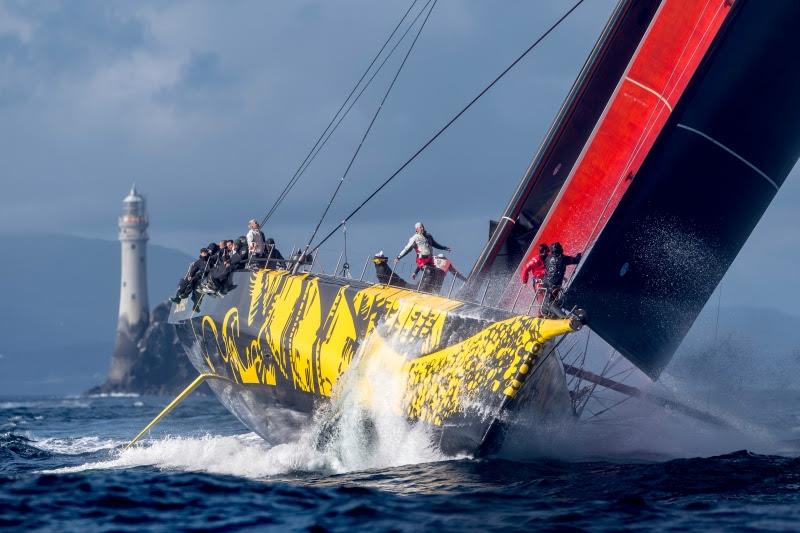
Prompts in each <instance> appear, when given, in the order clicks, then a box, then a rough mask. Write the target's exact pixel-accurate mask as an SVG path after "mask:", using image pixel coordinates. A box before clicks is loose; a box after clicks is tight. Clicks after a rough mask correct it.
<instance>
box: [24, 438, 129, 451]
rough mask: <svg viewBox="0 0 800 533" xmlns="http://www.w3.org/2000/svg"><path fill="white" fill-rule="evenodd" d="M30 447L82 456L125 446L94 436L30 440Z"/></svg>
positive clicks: (121, 442)
mask: <svg viewBox="0 0 800 533" xmlns="http://www.w3.org/2000/svg"><path fill="white" fill-rule="evenodd" d="M31 444H32V446H34V447H36V448H38V449H40V450H43V451H46V452H51V453H55V454H59V455H83V454H86V453H95V452H99V451H102V450H113V449H115V448H118V447H119V446H122V445H123V444H125V442H124V441H121V440H115V439H103V438H100V437H96V436H91V437H76V438H68V437H63V438H45V439H41V440H37V439H35V438H34V439H32V440H31Z"/></svg>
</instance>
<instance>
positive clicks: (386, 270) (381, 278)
mask: <svg viewBox="0 0 800 533" xmlns="http://www.w3.org/2000/svg"><path fill="white" fill-rule="evenodd" d="M372 262H373V263H374V264H375V276H377V278H378V283H382V284H384V285H393V286H395V287H403V288H405V287H408V283H406V281H405V280H404V279H403V278H401V277H400V276H398V275H397V274H396V273H395V272H394V271H393V270H392V269H391V268H390V267H389V258H388V257H386V256H385V255H383V250H381V251H380V252H378V253H377V254H375V256H374V257H373V258H372Z"/></svg>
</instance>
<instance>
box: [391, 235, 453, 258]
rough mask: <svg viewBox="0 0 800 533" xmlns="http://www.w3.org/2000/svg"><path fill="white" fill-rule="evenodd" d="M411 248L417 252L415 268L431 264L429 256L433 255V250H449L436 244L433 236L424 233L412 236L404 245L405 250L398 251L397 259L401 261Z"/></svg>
mask: <svg viewBox="0 0 800 533" xmlns="http://www.w3.org/2000/svg"><path fill="white" fill-rule="evenodd" d="M412 248H413V249H414V250H416V252H417V266H422V265H427V264H430V263H432V260H431V256H432V255H433V249H434V248H436V249H437V250H450V249H449V248H448V247H447V246H444V245H443V244H439V243H438V242H436V239H434V238H433V235H431V234H430V233H428V232H427V231H424V232H422V233H415V234H414V235H412V236H411V238H410V239H408V244H406V246H405V248H403V249H402V250H400V253H399V254H397V258H398V259H402V258H403V257H405V256H406V255H407V254H408V252H410V251H411V249H412Z"/></svg>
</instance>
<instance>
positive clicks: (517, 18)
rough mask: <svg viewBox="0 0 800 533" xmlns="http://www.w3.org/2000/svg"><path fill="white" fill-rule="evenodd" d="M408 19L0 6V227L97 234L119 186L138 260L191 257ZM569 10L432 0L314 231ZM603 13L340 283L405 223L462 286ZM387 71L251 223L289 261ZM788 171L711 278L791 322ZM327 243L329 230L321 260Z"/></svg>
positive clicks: (100, 5)
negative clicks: (135, 198)
mask: <svg viewBox="0 0 800 533" xmlns="http://www.w3.org/2000/svg"><path fill="white" fill-rule="evenodd" d="M409 4H410V0H403V1H394V0H382V1H380V2H375V1H368V0H341V1H337V2H330V1H302V0H293V1H291V2H273V1H230V2H200V1H192V2H182V1H158V2H155V1H153V2H149V1H137V2H106V1H83V0H81V1H74V2H58V1H51V2H15V1H3V0H0V158H2V161H3V164H2V170H0V180H2V190H3V191H4V193H3V194H2V195H0V232H5V233H15V234H16V233H25V234H35V233H67V234H73V235H82V236H90V237H99V238H105V239H114V238H116V219H117V216H118V215H119V210H120V204H121V200H122V198H123V197H124V196H125V194H126V193H127V191H128V189H129V188H130V186H131V183H132V182H134V181H135V182H136V184H137V187H138V188H139V189H140V190H141V191H142V192H143V193H144V194H145V195H146V196H147V199H148V209H149V214H150V219H151V227H150V236H151V241H152V242H154V243H158V244H161V245H165V246H169V247H173V248H177V249H180V250H183V251H186V252H189V253H195V252H196V250H197V249H198V248H199V247H200V246H202V245H204V244H206V243H208V242H209V241H211V240H215V241H216V240H219V239H221V238H227V237H235V236H238V235H240V234H243V233H244V232H245V231H246V221H247V220H248V219H249V218H253V217H256V218H261V217H262V216H263V215H264V214H265V213H266V211H267V209H268V208H269V206H270V205H271V204H272V203H273V201H274V200H275V198H276V196H277V194H278V192H279V191H280V190H281V188H282V187H283V185H284V183H285V182H286V181H287V180H288V179H289V178H290V177H291V175H292V174H293V172H294V171H295V169H296V168H297V166H298V164H299V163H300V161H302V159H303V157H304V156H305V153H306V152H307V150H308V149H309V148H310V146H311V145H312V144H313V142H314V140H315V139H316V137H317V136H318V135H319V134H320V132H321V130H322V128H324V126H325V125H326V124H327V122H328V120H329V119H330V117H331V116H332V115H333V113H334V112H335V111H336V109H337V108H338V106H339V105H340V104H341V102H342V100H343V99H344V97H345V96H346V95H347V93H348V92H349V90H350V88H351V87H352V85H353V84H354V83H355V81H356V80H357V79H358V77H359V76H360V74H361V72H362V70H363V69H364V68H365V67H366V65H367V64H368V63H369V61H370V59H371V57H372V56H373V55H374V54H375V53H376V52H377V50H378V48H379V46H380V44H381V43H382V42H383V40H384V39H385V37H386V36H387V35H388V33H389V31H390V30H391V29H392V27H393V26H394V25H395V24H396V23H397V21H398V20H399V18H400V16H401V15H402V13H403V12H404V11H405V10H406V9H407V7H408V6H409ZM568 5H570V3H568V2H566V1H564V0H542V1H537V2H530V1H525V0H506V1H503V2H497V1H492V0H472V1H466V0H463V1H462V0H443V1H441V2H438V3H437V5H436V7H435V9H434V11H433V13H432V15H431V17H430V20H429V22H428V24H427V26H426V27H425V30H424V32H423V33H422V35H421V37H420V39H419V41H418V43H417V45H416V47H415V49H414V51H413V53H412V54H411V56H410V57H409V59H408V62H407V64H406V66H405V68H404V70H403V72H402V73H401V74H400V77H399V78H398V81H397V84H396V85H395V88H394V90H393V91H392V93H391V95H390V96H389V98H388V99H387V101H386V104H385V105H384V107H383V109H382V111H381V114H380V116H379V118H378V120H377V122H376V124H375V126H374V128H373V130H372V132H371V134H370V136H369V137H368V138H367V140H366V142H365V144H364V146H363V148H362V150H361V153H360V155H359V157H358V158H357V159H356V161H355V164H354V166H353V169H352V170H351V172H350V173H349V175H348V177H347V179H346V180H345V182H344V184H343V187H342V192H341V193H340V195H339V196H338V198H337V200H336V202H335V203H334V205H333V207H332V209H331V212H330V214H329V215H328V217H327V218H326V220H325V222H324V223H323V225H322V233H327V230H329V229H330V228H331V227H332V226H333V225H335V224H336V223H338V221H339V220H341V218H342V217H343V216H344V214H346V213H347V212H349V211H350V209H351V208H352V207H354V206H355V205H357V204H358V203H359V202H360V201H361V199H362V198H364V197H365V196H366V195H368V194H369V193H370V192H371V191H372V190H373V188H374V187H375V186H376V185H377V184H378V183H379V182H381V181H383V180H384V179H385V178H386V177H388V175H389V174H391V173H392V172H393V171H394V170H395V169H396V168H397V167H398V166H399V165H400V164H402V163H403V162H404V161H405V160H406V158H407V157H409V156H410V155H411V154H412V153H413V152H414V151H415V150H416V149H417V148H418V147H419V146H421V145H422V143H423V142H424V141H425V140H426V139H427V138H428V137H429V136H430V135H431V134H433V133H434V132H435V131H436V130H437V129H438V128H439V127H441V126H442V125H443V124H444V123H445V122H446V121H447V120H448V119H449V118H450V117H451V116H452V115H453V114H454V113H455V112H457V111H458V110H459V109H461V107H462V106H463V105H464V104H465V103H466V102H468V101H469V100H470V99H471V98H472V97H473V96H474V95H475V94H477V92H478V91H479V90H480V89H481V88H482V87H483V86H484V85H485V84H486V83H487V82H488V81H490V80H491V79H493V78H494V76H495V75H497V74H498V73H499V72H500V71H501V70H502V69H503V68H504V67H505V66H506V65H507V64H508V63H510V61H512V60H513V59H514V58H515V57H516V56H517V55H518V54H519V53H520V52H521V51H522V50H524V49H525V48H526V47H527V46H529V44H530V43H531V42H533V40H535V39H536V38H537V37H538V36H539V35H540V34H541V32H542V31H543V30H544V29H546V28H547V27H548V26H549V25H550V24H551V23H552V22H553V21H555V20H556V19H557V18H558V17H559V16H560V15H561V13H563V12H564V11H565V10H566V9H567V7H568ZM613 7H614V2H613V1H611V0H589V1H587V2H585V3H584V4H583V5H582V6H581V7H579V8H578V9H577V10H576V11H575V13H574V14H573V16H571V17H570V18H569V19H567V21H566V22H565V23H564V24H563V25H562V26H561V27H559V28H558V30H557V31H556V32H554V34H553V35H551V36H550V37H549V38H547V39H546V40H545V41H544V42H543V43H542V45H541V46H540V47H538V48H537V49H536V50H535V51H534V52H533V53H532V54H530V56H529V57H528V58H526V59H525V60H524V61H523V62H522V63H521V64H520V65H519V66H518V68H516V69H515V70H514V71H512V72H511V73H510V74H509V75H508V76H507V77H506V78H504V79H503V80H502V81H501V82H500V84H498V85H497V86H496V87H495V88H494V89H493V90H492V91H491V92H490V93H489V94H488V95H487V96H486V97H485V98H483V99H482V100H481V101H480V102H479V103H478V104H476V106H475V107H474V108H473V109H472V110H471V111H470V112H468V113H467V114H466V115H465V116H464V117H463V118H462V119H461V120H460V121H459V122H458V123H457V124H456V125H455V126H454V127H453V128H451V129H450V130H448V132H446V133H445V134H444V135H443V136H442V137H441V138H440V139H439V140H438V141H437V142H436V143H435V144H434V145H433V146H432V147H431V148H430V149H429V150H427V151H426V152H425V153H424V154H423V155H422V156H421V157H420V158H419V159H417V160H416V161H415V162H414V163H413V164H412V165H411V166H409V168H408V169H406V171H404V172H403V173H402V174H401V175H400V176H399V177H398V178H397V179H396V180H395V182H393V183H392V185H390V186H389V187H388V188H387V189H386V190H385V191H384V192H382V193H381V194H380V195H379V196H378V197H376V199H375V200H373V201H372V202H371V203H370V204H369V206H368V207H367V208H366V209H364V210H363V211H362V212H361V213H360V214H359V215H358V216H357V217H356V218H355V219H354V220H353V221H352V222H351V223H350V224H349V225H348V248H347V251H348V257H349V259H350V262H351V263H352V264H353V265H354V267H353V268H354V270H360V267H361V266H362V265H363V263H364V259H365V258H366V257H367V256H368V255H370V254H373V253H375V252H377V251H378V250H384V251H385V252H386V254H387V255H392V254H395V253H396V252H397V251H399V249H400V248H401V247H402V246H403V244H404V243H405V241H406V240H407V238H408V236H409V235H410V234H411V233H412V232H413V224H414V222H416V221H418V220H420V221H423V222H425V223H426V226H427V227H428V228H429V229H430V230H431V231H432V233H433V234H434V235H435V236H436V238H437V240H439V241H441V242H444V243H445V244H448V245H450V246H451V247H452V248H453V249H454V252H453V254H452V256H451V257H452V259H453V260H454V263H455V264H456V265H457V266H459V267H460V268H461V270H465V271H468V270H469V268H470V266H471V264H472V261H473V260H474V258H475V256H476V255H477V254H478V252H479V250H480V249H481V247H482V246H483V244H484V243H485V241H486V239H487V237H488V224H489V220H490V219H492V218H495V219H496V218H497V217H498V216H499V215H500V214H501V213H502V210H503V208H504V206H505V204H506V202H507V201H508V199H509V197H510V195H511V193H512V191H513V190H514V188H515V187H516V185H517V183H518V181H519V179H520V177H521V176H522V174H523V172H524V171H525V169H526V167H527V165H528V163H529V162H530V160H531V158H532V157H533V155H534V153H535V151H536V149H537V148H538V145H539V143H540V142H541V140H542V138H543V136H544V134H545V132H546V130H547V128H548V127H549V125H550V124H551V122H552V120H553V118H554V116H555V114H556V112H557V110H558V108H559V106H560V105H561V103H562V101H563V99H564V98H565V96H566V94H567V91H568V90H569V88H570V86H571V84H572V83H573V81H574V79H575V77H576V75H577V73H578V71H579V69H580V67H581V65H582V64H583V62H584V61H585V58H586V56H587V55H588V53H589V51H590V49H591V47H592V45H593V44H594V42H595V40H596V39H597V37H598V35H599V33H600V31H601V29H602V27H603V25H604V24H605V22H606V20H607V19H608V17H609V15H610V13H611V11H612V9H613ZM399 59H400V56H397V57H396V58H395V59H393V60H391V61H390V62H389V63H388V64H387V67H389V68H387V69H386V70H385V71H384V72H382V74H381V75H379V76H378V77H377V78H376V80H375V84H374V86H373V87H372V88H371V89H370V90H368V91H367V92H366V93H365V94H364V97H363V99H362V101H361V102H360V104H359V105H358V106H357V107H355V108H354V111H353V113H352V114H351V115H350V116H349V117H348V119H347V120H346V121H345V122H343V124H342V127H341V129H340V131H339V132H337V135H336V136H335V137H334V138H333V139H332V140H331V143H330V144H329V145H328V147H326V150H325V151H324V152H323V153H322V154H321V155H320V157H319V158H318V159H317V160H316V161H315V163H314V165H313V166H312V167H311V168H310V170H309V171H308V172H307V173H306V175H305V176H304V177H303V179H302V181H301V182H300V183H299V184H298V186H297V187H296V188H295V190H293V192H292V193H291V194H290V196H289V197H288V198H287V200H286V201H285V202H284V203H283V204H282V205H281V206H280V208H279V209H278V211H277V212H276V215H275V216H274V217H273V219H272V220H271V221H270V223H269V224H268V226H267V227H266V232H267V233H268V234H269V235H270V236H273V237H275V238H276V240H277V241H278V243H279V246H280V247H282V248H283V249H284V251H286V250H288V249H289V248H290V247H291V246H292V245H294V247H298V246H300V245H301V244H302V243H304V242H305V240H307V239H308V237H309V236H310V234H311V231H312V230H313V227H314V225H315V223H316V221H317V220H318V218H319V216H320V215H321V212H322V209H323V208H324V206H325V204H326V203H327V201H328V198H329V196H330V194H331V193H332V192H333V190H334V188H335V187H336V185H337V183H338V181H339V180H340V178H341V176H342V174H343V172H344V169H345V167H346V165H347V163H348V161H349V159H350V158H351V157H352V154H353V151H354V150H355V147H356V146H357V144H358V141H359V139H360V137H361V135H362V133H363V131H364V128H365V127H366V126H367V124H368V122H369V120H370V118H371V116H372V114H373V113H374V112H375V109H376V106H377V104H378V102H379V101H380V98H381V96H382V95H383V91H384V90H385V88H386V86H387V84H388V83H389V80H390V76H391V75H393V74H394V69H395V68H396V66H397V62H398V61H399ZM799 174H800V172H798V169H797V168H796V169H795V170H794V171H793V172H792V174H791V175H790V177H789V178H788V179H787V181H786V183H785V185H784V187H783V188H782V189H781V191H780V192H779V194H778V196H777V198H776V199H775V201H774V202H773V205H772V206H771V208H770V210H769V211H768V212H767V214H766V215H765V217H764V219H763V220H762V221H761V223H760V224H759V226H758V227H757V228H756V231H755V232H754V233H753V236H752V238H751V239H750V241H749V242H748V244H747V245H746V246H745V248H744V250H743V251H742V254H741V255H740V257H739V258H738V259H737V261H736V263H735V264H734V265H733V267H732V268H731V271H730V272H729V274H728V276H727V277H726V279H725V280H724V281H723V284H722V291H723V292H722V300H723V302H724V303H725V304H728V305H752V306H764V307H775V308H778V309H781V310H784V311H786V312H790V313H793V314H798V312H797V311H795V306H794V305H793V302H794V301H795V300H796V299H797V296H800V279H798V278H799V277H798V276H797V274H796V267H795V265H796V264H797V263H798V260H800V230H798V227H799V226H800V224H798V220H797V218H798V216H797V206H798V205H799V204H800V175H799ZM342 248H343V238H342V236H341V235H337V236H336V237H335V238H333V239H332V240H331V242H330V244H329V245H328V246H327V247H326V248H324V249H323V258H324V260H325V261H326V262H328V263H329V264H330V265H332V264H333V263H335V261H336V258H337V257H338V255H339V253H340V252H341V251H342ZM767 273H768V274H767ZM765 274H767V275H765Z"/></svg>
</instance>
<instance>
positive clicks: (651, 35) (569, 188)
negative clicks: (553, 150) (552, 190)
mask: <svg viewBox="0 0 800 533" xmlns="http://www.w3.org/2000/svg"><path fill="white" fill-rule="evenodd" d="M730 4H731V2H730V0H665V1H664V2H663V4H662V5H661V7H660V8H659V11H658V13H657V14H656V16H655V17H654V19H653V21H652V22H651V24H650V27H649V28H648V31H647V33H646V34H645V36H644V38H643V39H642V42H641V44H640V46H639V49H638V50H637V51H636V53H635V54H634V55H633V58H632V59H631V61H630V63H629V65H628V68H627V69H626V71H625V73H624V75H623V77H622V79H621V80H620V81H619V84H618V85H617V89H616V91H615V94H614V95H613V96H612V98H611V100H610V101H609V103H608V104H607V106H606V109H605V111H604V113H603V116H602V117H601V119H600V120H599V121H598V123H597V125H596V127H595V130H594V132H593V134H592V135H591V137H590V138H589V140H588V142H587V144H586V145H585V146H584V149H583V153H582V154H581V156H580V157H579V158H578V160H577V162H576V164H575V166H574V167H573V169H572V172H571V175H570V176H569V178H568V179H567V181H566V183H565V184H564V186H563V187H562V189H561V192H560V193H559V196H558V197H557V198H556V201H555V203H554V204H553V207H552V208H551V209H550V212H549V213H548V215H547V217H546V218H545V220H544V222H543V224H542V225H541V227H540V228H539V231H538V233H537V234H536V237H535V238H534V240H533V241H532V243H531V245H530V248H529V249H528V253H527V254H526V257H525V260H524V261H523V263H522V264H524V263H525V262H527V260H528V259H529V258H530V257H532V255H533V254H534V253H536V249H537V247H538V244H539V243H540V242H545V243H552V242H556V241H559V242H561V243H562V244H563V246H564V250H565V253H567V254H571V255H573V254H575V253H577V252H583V251H586V250H587V249H588V248H590V247H591V244H592V242H593V240H594V239H595V238H596V237H597V235H598V233H599V232H600V230H602V228H603V226H604V225H605V223H606V221H607V220H608V218H609V216H610V215H611V214H612V213H613V212H614V209H615V208H616V206H617V204H618V203H619V201H620V198H621V197H622V196H623V194H624V193H625V191H626V189H627V188H628V185H629V184H630V182H631V179H632V178H633V177H634V176H635V175H636V173H637V171H638V170H639V167H640V166H641V164H642V161H643V160H644V158H645V157H646V156H647V154H648V152H649V151H650V149H651V148H652V146H653V143H654V142H655V140H656V138H657V137H658V135H659V133H660V132H661V130H662V128H663V127H664V124H665V123H666V121H667V119H668V118H669V116H670V113H671V112H672V109H673V107H674V106H675V104H676V103H677V102H678V100H679V99H680V97H681V95H682V94H683V91H684V89H685V88H686V85H687V84H688V82H689V80H690V79H691V77H692V76H693V75H694V73H695V71H696V70H697V67H698V65H699V64H700V62H701V61H702V59H703V57H704V56H705V54H706V52H707V51H708V48H709V46H710V44H711V42H712V40H713V39H714V37H715V36H716V35H717V33H718V31H719V29H720V26H721V25H722V23H723V21H724V20H725V17H726V16H727V15H728V13H729V12H730ZM518 271H519V269H518ZM519 291H520V279H519V276H514V277H513V278H512V279H511V281H510V283H509V285H508V287H507V289H506V292H505V297H504V300H505V301H506V302H509V303H510V301H511V299H512V298H513V299H514V300H516V299H517V298H516V297H515V296H516V295H518V294H519ZM522 300H525V298H524V297H523V299H522ZM522 300H520V302H522Z"/></svg>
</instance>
